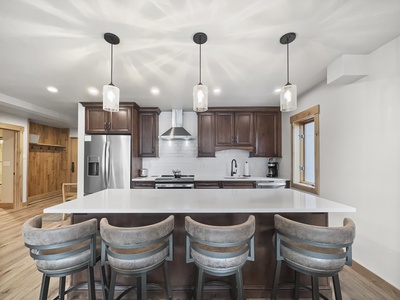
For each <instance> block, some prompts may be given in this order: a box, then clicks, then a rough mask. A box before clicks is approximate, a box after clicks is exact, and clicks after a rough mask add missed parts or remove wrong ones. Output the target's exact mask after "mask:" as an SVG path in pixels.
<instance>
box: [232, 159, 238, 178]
mask: <svg viewBox="0 0 400 300" xmlns="http://www.w3.org/2000/svg"><path fill="white" fill-rule="evenodd" d="M233 163H235V171H233ZM235 174H237V163H236V159H232V161H231V176H233V175H235Z"/></svg>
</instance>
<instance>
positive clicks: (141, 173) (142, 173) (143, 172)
mask: <svg viewBox="0 0 400 300" xmlns="http://www.w3.org/2000/svg"><path fill="white" fill-rule="evenodd" d="M139 176H140V177H147V176H149V170H147V169H139Z"/></svg>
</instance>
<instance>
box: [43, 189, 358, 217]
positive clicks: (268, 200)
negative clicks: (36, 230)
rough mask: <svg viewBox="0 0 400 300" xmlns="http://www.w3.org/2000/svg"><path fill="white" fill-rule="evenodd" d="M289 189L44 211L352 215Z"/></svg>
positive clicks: (107, 194) (208, 192) (97, 197)
mask: <svg viewBox="0 0 400 300" xmlns="http://www.w3.org/2000/svg"><path fill="white" fill-rule="evenodd" d="M355 211H356V209H355V208H354V207H351V206H347V205H343V204H340V203H337V202H333V201H330V200H327V199H323V198H320V197H317V196H314V195H311V194H307V193H303V192H300V191H296V190H292V189H166V190H164V189H131V190H121V189H108V190H104V191H101V192H97V193H94V194H91V195H88V196H84V197H81V198H78V199H76V200H71V201H69V202H66V203H62V204H58V205H55V206H52V207H49V208H46V209H44V212H45V213H302V212H307V213H310V212H311V213H312V212H316V213H317V212H326V213H333V212H355Z"/></svg>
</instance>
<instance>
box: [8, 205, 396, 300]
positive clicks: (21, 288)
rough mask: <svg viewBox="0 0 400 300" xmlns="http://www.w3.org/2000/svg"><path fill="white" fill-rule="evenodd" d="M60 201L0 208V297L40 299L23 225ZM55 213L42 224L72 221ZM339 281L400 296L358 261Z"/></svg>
mask: <svg viewBox="0 0 400 300" xmlns="http://www.w3.org/2000/svg"><path fill="white" fill-rule="evenodd" d="M61 202H62V199H61V197H55V198H53V199H50V200H46V201H41V202H37V203H35V204H32V205H29V206H28V207H25V208H22V209H8V210H6V209H0V230H1V234H0V299H2V300H16V299H18V300H31V299H39V292H40V283H41V280H42V276H41V273H40V272H39V271H37V269H36V266H35V264H34V262H33V260H32V258H31V257H30V256H29V253H28V249H27V248H26V247H25V246H24V243H23V239H22V233H21V227H22V224H23V223H24V222H25V221H26V220H27V219H29V218H30V217H32V216H35V215H42V216H45V215H44V214H43V209H44V208H45V207H48V206H52V205H55V204H58V203H61ZM53 217H58V216H55V215H50V216H49V215H47V216H46V218H45V220H47V221H44V222H43V226H44V227H47V228H55V227H60V226H63V225H67V224H69V222H70V218H69V217H68V218H67V219H66V220H65V221H57V220H56V219H57V218H53ZM59 219H60V218H59ZM340 282H341V287H342V293H343V299H344V300H353V299H354V300H358V299H363V300H366V299H371V300H378V299H379V300H383V299H385V300H395V299H400V292H399V290H397V289H395V288H394V287H392V286H391V285H389V284H387V283H386V282H384V281H383V280H381V279H380V278H379V277H377V276H375V275H373V274H371V273H370V272H369V271H367V270H366V269H364V268H363V267H362V266H360V265H358V264H357V263H355V264H354V266H353V267H351V268H349V267H346V268H345V269H344V270H343V271H342V272H341V273H340ZM57 289H58V280H55V279H52V280H50V288H49V299H53V298H54V297H55V296H56V295H57ZM82 299H85V298H82ZM129 299H131V298H129Z"/></svg>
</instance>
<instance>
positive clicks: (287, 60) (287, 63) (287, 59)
mask: <svg viewBox="0 0 400 300" xmlns="http://www.w3.org/2000/svg"><path fill="white" fill-rule="evenodd" d="M286 41H287V43H286V46H287V47H286V56H287V57H286V65H287V71H286V72H287V84H289V37H287V38H286Z"/></svg>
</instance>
